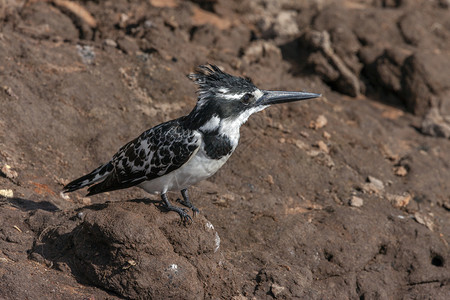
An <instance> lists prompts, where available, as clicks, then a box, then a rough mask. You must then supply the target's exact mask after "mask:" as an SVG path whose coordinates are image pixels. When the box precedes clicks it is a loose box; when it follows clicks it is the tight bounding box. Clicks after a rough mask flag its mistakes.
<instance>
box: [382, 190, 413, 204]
mask: <svg viewBox="0 0 450 300" xmlns="http://www.w3.org/2000/svg"><path fill="white" fill-rule="evenodd" d="M386 198H387V199H388V200H389V202H391V204H392V206H394V207H396V208H400V207H405V206H406V205H408V203H409V201H411V199H412V197H411V195H410V194H409V193H404V194H403V195H393V194H386Z"/></svg>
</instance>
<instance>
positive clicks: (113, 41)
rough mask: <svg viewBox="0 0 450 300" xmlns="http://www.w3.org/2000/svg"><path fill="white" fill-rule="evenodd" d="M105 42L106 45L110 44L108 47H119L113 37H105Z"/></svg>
mask: <svg viewBox="0 0 450 300" xmlns="http://www.w3.org/2000/svg"><path fill="white" fill-rule="evenodd" d="M103 44H104V45H106V46H108V47H113V48H116V47H117V43H116V41H115V40H113V39H105V40H104V41H103Z"/></svg>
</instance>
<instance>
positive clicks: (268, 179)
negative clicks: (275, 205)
mask: <svg viewBox="0 0 450 300" xmlns="http://www.w3.org/2000/svg"><path fill="white" fill-rule="evenodd" d="M266 181H267V182H268V183H269V184H270V185H273V184H274V183H275V182H274V181H273V176H272V175H270V174H269V175H267V178H266Z"/></svg>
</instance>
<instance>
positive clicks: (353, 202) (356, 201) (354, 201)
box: [349, 196, 364, 207]
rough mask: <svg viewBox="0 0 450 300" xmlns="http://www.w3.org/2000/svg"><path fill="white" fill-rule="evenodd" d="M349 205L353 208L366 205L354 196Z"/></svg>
mask: <svg viewBox="0 0 450 300" xmlns="http://www.w3.org/2000/svg"><path fill="white" fill-rule="evenodd" d="M349 204H350V206H353V207H361V206H363V204H364V200H363V199H361V198H359V197H357V196H352V197H351V198H350V201H349Z"/></svg>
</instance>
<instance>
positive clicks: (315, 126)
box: [309, 115, 328, 130]
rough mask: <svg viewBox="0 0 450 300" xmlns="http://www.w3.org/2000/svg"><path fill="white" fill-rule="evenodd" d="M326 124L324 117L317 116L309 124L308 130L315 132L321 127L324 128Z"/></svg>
mask: <svg viewBox="0 0 450 300" xmlns="http://www.w3.org/2000/svg"><path fill="white" fill-rule="evenodd" d="M327 123H328V120H327V118H326V117H325V116H324V115H319V116H318V117H317V119H316V120H315V121H311V122H310V123H309V128H312V129H316V130H317V129H320V128H322V127H325V126H326V125H327Z"/></svg>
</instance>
